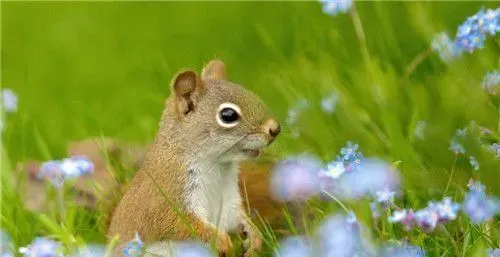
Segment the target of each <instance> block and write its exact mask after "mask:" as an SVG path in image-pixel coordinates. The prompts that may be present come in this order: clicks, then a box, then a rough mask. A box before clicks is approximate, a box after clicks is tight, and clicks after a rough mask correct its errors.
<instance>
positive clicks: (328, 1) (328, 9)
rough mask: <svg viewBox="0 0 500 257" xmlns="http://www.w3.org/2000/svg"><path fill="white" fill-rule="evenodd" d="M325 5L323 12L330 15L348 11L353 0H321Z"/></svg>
mask: <svg viewBox="0 0 500 257" xmlns="http://www.w3.org/2000/svg"><path fill="white" fill-rule="evenodd" d="M319 2H320V3H321V4H322V5H323V12H324V13H326V14H329V15H332V16H334V15H337V14H338V13H347V12H348V11H349V9H351V6H352V0H320V1H319Z"/></svg>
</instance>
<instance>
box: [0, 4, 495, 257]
mask: <svg viewBox="0 0 500 257" xmlns="http://www.w3.org/2000/svg"><path fill="white" fill-rule="evenodd" d="M481 6H486V7H489V8H497V7H498V5H495V3H494V2H484V3H481V2H434V3H431V2H426V3H419V2H382V1H378V2H360V3H356V9H357V12H358V13H359V17H360V20H361V22H362V29H363V31H364V33H365V34H366V42H362V41H360V40H359V38H358V34H357V33H356V31H355V28H354V25H353V23H352V20H351V17H350V16H349V15H348V14H343V15H338V16H336V17H333V18H332V17H330V16H327V15H324V14H323V13H322V12H321V7H320V4H319V3H317V2H291V3H278V2H269V3H267V2H266V3H262V2H261V3H250V2H237V3H236V2H234V3H226V2H224V3H223V2H211V3H208V2H204V3H196V2H188V3H175V2H172V3H132V2H127V3H125V2H122V3H111V2H107V3H105V2H101V3H97V2H77V3H44V2H31V3H27V2H4V3H2V11H1V19H2V20H1V26H2V27H1V29H2V38H1V42H2V43H1V49H2V73H1V75H2V81H1V85H2V87H6V88H12V89H13V90H14V91H15V92H17V93H18V96H19V111H18V112H17V113H16V114H13V115H6V116H5V117H4V118H5V124H6V127H5V129H4V131H3V135H2V143H3V156H2V176H1V177H2V180H1V183H2V184H1V185H2V190H1V192H2V196H1V206H2V207H1V221H0V226H1V227H2V228H5V229H6V230H7V231H8V232H9V233H10V234H11V235H12V237H13V240H14V242H15V243H16V245H17V246H23V245H26V244H28V243H29V242H30V241H31V240H32V239H33V237H34V236H36V235H49V236H55V237H57V238H58V239H60V240H61V241H63V242H64V243H65V244H66V245H68V246H70V247H74V246H75V245H76V244H80V243H82V242H103V241H104V236H103V235H102V233H100V232H99V231H97V230H96V228H97V227H98V225H97V224H98V222H99V218H100V214H99V213H90V212H87V211H84V210H82V209H80V208H77V207H75V206H68V210H67V212H68V214H67V217H66V218H65V220H64V222H59V221H57V219H56V217H55V214H53V213H52V214H51V213H47V214H39V213H31V212H29V211H27V210H26V209H25V208H24V207H23V203H22V202H21V200H20V197H19V193H18V190H17V188H18V187H17V186H18V184H16V183H17V182H16V181H17V176H16V175H15V174H13V173H12V172H11V169H10V168H9V167H11V166H14V164H15V163H17V162H20V161H24V160H27V159H39V160H47V159H51V158H62V157H64V154H65V151H66V147H67V144H68V142H70V141H75V140H80V139H83V138H86V137H89V136H102V135H104V136H108V137H116V138H120V139H123V140H127V141H130V142H138V143H146V142H149V141H151V140H152V139H153V137H154V134H155V132H156V129H157V124H158V120H159V117H160V113H161V110H162V108H163V101H164V99H165V97H166V96H167V95H168V94H169V92H168V91H169V89H168V88H169V83H170V79H171V78H172V76H173V74H174V73H175V72H176V71H178V70H179V69H181V68H184V67H190V68H194V69H196V70H198V71H199V70H200V69H201V67H202V65H203V64H204V63H206V62H207V61H208V60H209V59H211V58H213V57H218V58H221V59H223V60H224V61H225V62H226V65H227V67H228V73H229V77H230V79H231V80H233V81H236V82H238V83H241V84H242V85H244V86H246V87H247V88H249V89H251V90H253V91H255V92H256V93H257V94H258V95H260V96H261V97H262V98H263V100H264V101H265V102H266V103H267V104H268V105H269V106H270V107H271V109H272V110H274V112H275V114H276V115H277V116H278V117H279V118H280V120H281V121H282V123H284V121H285V119H286V116H287V110H288V108H289V107H291V106H292V105H293V104H294V103H296V102H297V101H298V100H299V99H301V98H306V99H308V100H309V101H310V102H311V103H313V105H312V110H311V111H310V112H308V115H303V116H301V118H300V121H299V122H298V125H297V126H298V129H299V130H300V131H301V137H300V138H299V140H296V139H294V138H292V137H291V135H290V129H291V128H289V127H286V124H284V125H285V129H284V133H283V135H282V136H280V138H279V139H278V140H277V142H276V144H274V146H273V147H272V149H271V151H272V152H273V153H276V155H278V156H287V155H290V154H294V153H299V152H312V153H314V154H317V155H318V156H320V157H321V158H322V159H324V160H325V161H327V160H330V159H332V158H334V157H335V155H336V154H337V152H338V150H339V148H340V147H341V146H342V145H344V144H345V142H346V141H347V140H352V141H355V142H357V143H359V144H360V147H361V150H362V151H363V152H364V154H365V155H367V156H377V157H381V158H384V159H386V160H388V161H390V162H400V164H399V166H398V168H399V170H400V172H401V174H402V177H403V180H404V188H405V194H404V197H403V198H402V199H400V200H398V204H399V205H404V206H406V207H413V208H421V207H424V206H425V204H426V202H427V201H428V200H431V199H441V198H442V196H443V195H445V194H446V195H449V196H451V197H453V198H454V199H455V200H457V201H460V200H461V199H462V198H463V193H464V191H466V184H467V180H468V179H469V178H471V177H474V178H478V179H480V180H481V181H482V182H483V183H484V184H486V186H487V189H488V192H489V193H492V194H495V195H497V196H498V195H500V183H498V181H500V162H499V161H498V160H497V161H495V160H493V158H492V156H491V154H489V153H487V152H486V151H485V150H484V149H482V148H481V147H479V146H478V145H477V144H475V143H474V142H473V140H472V139H471V140H470V141H471V142H469V144H468V145H467V151H468V154H470V155H473V156H475V157H476V158H477V159H478V160H479V162H480V164H481V169H480V170H479V171H477V172H474V171H473V170H472V168H471V167H470V165H469V163H468V159H467V157H464V156H459V157H458V158H457V159H456V160H455V158H456V157H455V155H454V154H453V153H452V152H451V151H449V150H448V147H449V141H450V139H451V137H452V136H453V135H454V133H455V130H456V129H458V128H462V127H464V126H465V125H467V124H468V123H469V122H470V121H471V120H474V121H476V122H477V124H479V125H480V126H483V127H487V128H490V129H491V130H492V131H493V135H492V140H496V141H498V140H499V139H500V121H499V108H500V106H499V101H498V99H494V98H492V97H490V96H488V95H487V94H486V93H485V92H484V90H483V89H482V88H481V81H482V79H483V76H484V74H485V73H486V72H487V71H491V70H494V69H498V68H500V58H499V56H500V44H499V41H498V40H499V38H498V36H497V37H496V38H493V39H491V38H490V39H488V40H487V43H486V46H485V48H484V49H482V50H479V51H476V52H474V53H473V54H465V55H464V56H463V57H462V58H460V59H458V60H457V61H455V62H453V63H451V64H449V65H447V64H445V63H443V62H442V61H441V60H440V59H439V57H438V56H437V54H435V53H432V54H431V55H430V56H428V57H427V58H425V59H424V60H423V61H422V62H421V63H420V64H419V65H418V66H416V67H415V69H414V70H413V71H412V72H411V74H406V73H405V71H406V70H407V67H409V65H410V63H412V61H413V60H414V58H415V57H416V56H418V55H419V54H421V53H425V52H426V51H427V50H428V48H429V44H430V40H431V39H432V36H433V35H434V34H435V33H437V32H440V31H447V32H448V33H449V34H450V35H452V36H453V35H454V34H455V32H456V28H457V26H458V25H459V24H460V23H461V22H462V21H463V20H464V19H465V18H466V17H468V16H470V15H472V14H474V13H475V12H477V11H478V10H479V8H480V7H481ZM365 50H367V51H365ZM332 90H336V91H337V92H338V93H339V95H340V99H339V103H338V105H337V108H336V111H335V113H334V114H325V113H324V112H322V111H321V109H320V105H319V102H320V101H321V98H322V97H323V96H325V95H327V94H328V93H330V92H331V91H332ZM419 120H425V121H427V124H428V127H427V129H426V131H425V138H424V139H423V140H420V139H418V138H415V136H414V131H415V127H416V124H417V122H418V121H419ZM452 169H453V170H454V172H453V176H452V177H450V176H451V171H452ZM448 183H449V187H448ZM446 189H448V190H446ZM49 191H50V190H49ZM445 191H446V192H445ZM48 193H49V194H50V192H48ZM52 194H53V192H52ZM345 204H346V205H347V206H348V207H349V208H352V209H354V210H355V211H356V213H357V214H358V216H359V218H360V220H361V222H363V223H366V224H370V215H369V209H368V207H367V202H361V203H345ZM307 209H308V210H309V211H311V212H314V213H324V211H326V210H328V211H336V212H342V209H341V208H340V207H339V206H338V205H337V204H335V203H332V204H329V205H326V204H324V203H323V204H320V203H317V202H315V201H312V202H311V203H310V204H309V205H308V208H307ZM322 215H324V214H320V215H318V216H319V217H321V216H322ZM319 221H320V218H318V219H317V220H313V221H308V223H310V224H309V225H308V228H309V229H310V230H311V231H312V230H313V228H314V224H316V223H318V222H319ZM499 222H500V221H499V220H498V219H496V220H494V221H493V222H492V224H491V227H493V229H492V231H490V232H488V233H489V236H486V235H485V233H486V229H487V228H486V227H485V226H475V225H471V224H470V222H469V221H468V220H467V219H466V218H465V217H461V218H460V219H459V220H457V221H454V222H451V223H450V224H448V225H447V226H446V229H439V230H437V231H435V232H433V233H431V234H425V233H423V232H421V231H412V232H410V233H405V232H403V231H402V230H401V229H400V227H398V226H391V225H390V224H388V223H383V224H380V225H379V227H378V228H373V231H372V232H373V234H374V237H375V238H377V239H379V240H380V241H388V240H401V239H403V238H408V239H409V241H410V242H412V243H414V244H417V245H420V246H422V247H423V248H424V249H425V250H426V251H427V252H428V256H473V255H474V254H477V253H481V252H482V248H484V247H500V223H499ZM291 231H293V229H291ZM272 234H273V233H271V232H269V233H266V236H268V237H267V243H268V245H275V244H276V242H277V241H279V239H273V237H274V235H272ZM269 252H270V250H269V249H267V254H263V255H264V256H268V255H270V254H269Z"/></svg>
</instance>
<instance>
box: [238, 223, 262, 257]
mask: <svg viewBox="0 0 500 257" xmlns="http://www.w3.org/2000/svg"><path fill="white" fill-rule="evenodd" d="M246 234H247V238H246V240H245V241H244V242H243V247H244V249H245V253H244V254H243V256H244V257H251V256H252V255H253V253H255V252H258V251H260V248H261V247H262V234H261V233H260V232H259V231H258V230H255V229H251V230H249V231H247V232H246Z"/></svg>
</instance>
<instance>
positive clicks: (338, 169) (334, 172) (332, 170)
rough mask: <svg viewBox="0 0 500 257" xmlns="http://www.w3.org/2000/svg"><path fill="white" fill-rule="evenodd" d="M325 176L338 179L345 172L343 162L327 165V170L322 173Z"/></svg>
mask: <svg viewBox="0 0 500 257" xmlns="http://www.w3.org/2000/svg"><path fill="white" fill-rule="evenodd" d="M321 172H322V173H324V174H325V176H329V177H332V178H338V177H340V175H342V174H343V173H344V172H345V166H344V163H343V162H338V161H333V162H330V163H328V164H327V165H326V169H324V170H322V171H321Z"/></svg>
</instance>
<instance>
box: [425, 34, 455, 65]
mask: <svg viewBox="0 0 500 257" xmlns="http://www.w3.org/2000/svg"><path fill="white" fill-rule="evenodd" d="M431 48H432V49H433V50H434V51H436V52H437V53H438V54H439V58H441V60H443V61H444V62H446V63H449V62H451V61H453V60H455V59H457V58H458V57H460V56H461V55H462V49H460V47H458V46H457V45H456V44H455V42H453V41H451V40H450V38H449V37H448V34H446V33H445V32H441V33H438V34H436V35H435V36H434V37H433V38H432V42H431Z"/></svg>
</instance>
